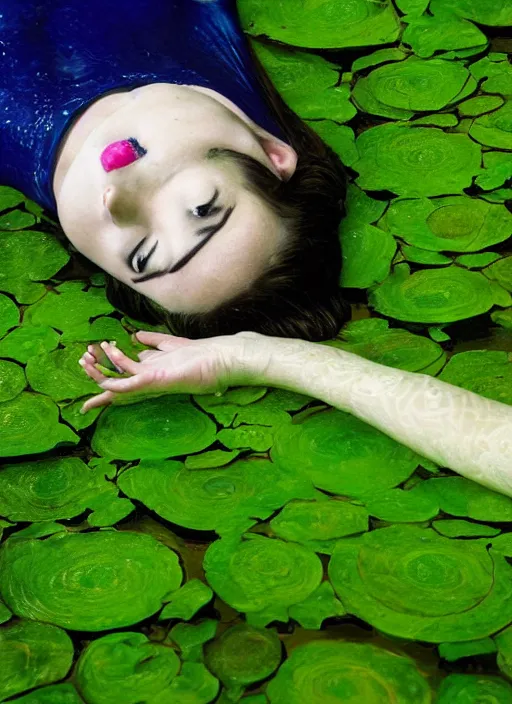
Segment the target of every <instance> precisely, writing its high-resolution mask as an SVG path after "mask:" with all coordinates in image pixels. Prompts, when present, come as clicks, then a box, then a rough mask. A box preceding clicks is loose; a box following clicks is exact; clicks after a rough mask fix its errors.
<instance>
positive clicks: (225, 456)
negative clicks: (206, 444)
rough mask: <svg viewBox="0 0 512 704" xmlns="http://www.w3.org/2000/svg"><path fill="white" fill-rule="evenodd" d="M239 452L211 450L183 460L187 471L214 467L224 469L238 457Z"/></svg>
mask: <svg viewBox="0 0 512 704" xmlns="http://www.w3.org/2000/svg"><path fill="white" fill-rule="evenodd" d="M240 452H241V450H231V452H226V451H225V450H211V451H210V452H201V453H200V454H199V455H189V456H188V457H186V458H185V467H186V468H187V469H213V468H214V467H225V466H226V465H227V464H229V463H230V462H232V461H233V460H234V459H236V458H237V457H238V455H239V454H240Z"/></svg>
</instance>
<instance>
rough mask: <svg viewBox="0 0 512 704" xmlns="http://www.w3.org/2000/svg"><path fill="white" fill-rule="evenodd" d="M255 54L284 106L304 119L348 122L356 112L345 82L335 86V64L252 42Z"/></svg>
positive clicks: (336, 70) (299, 52) (317, 57)
mask: <svg viewBox="0 0 512 704" xmlns="http://www.w3.org/2000/svg"><path fill="white" fill-rule="evenodd" d="M252 46H253V48H254V50H255V52H256V56H257V57H258V59H259V60H260V61H261V63H262V64H263V66H264V67H265V71H266V72H267V73H268V75H269V76H270V79H271V80H272V83H273V84H274V86H275V87H276V88H277V90H278V91H279V94H280V95H281V97H282V98H283V100H284V101H285V103H287V105H288V106H289V107H290V108H291V109H292V110H293V111H294V112H295V113H297V115H299V116H300V117H301V118H302V119H303V120H305V119H310V120H311V119H314V120H315V119H327V118H329V119H331V120H335V121H336V122H348V120H350V119H352V118H353V117H354V115H355V114H356V113H357V110H356V108H355V107H354V106H353V104H352V103H351V102H350V100H349V98H350V88H349V86H348V85H344V84H342V85H340V86H338V87H336V84H337V83H338V80H339V71H338V69H337V67H336V66H335V65H334V64H332V63H330V62H329V61H326V60H325V59H322V58H321V57H320V56H316V55H314V54H308V53H307V52H305V51H289V50H286V49H283V48H281V47H279V46H276V45H271V44H262V43H261V42H253V44H252Z"/></svg>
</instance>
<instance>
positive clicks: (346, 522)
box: [270, 498, 368, 554]
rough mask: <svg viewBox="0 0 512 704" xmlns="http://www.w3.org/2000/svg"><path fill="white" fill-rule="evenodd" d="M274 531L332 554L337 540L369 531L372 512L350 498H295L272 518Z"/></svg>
mask: <svg viewBox="0 0 512 704" xmlns="http://www.w3.org/2000/svg"><path fill="white" fill-rule="evenodd" d="M270 528H271V529H272V532H273V533H274V534H275V535H277V536H278V537H279V538H282V539H283V540H288V541H291V542H294V543H300V544H301V545H304V546H306V547H308V548H310V550H313V551H314V552H322V553H327V554H331V553H332V551H333V549H334V547H335V544H336V540H338V539H339V538H343V537H344V536H346V535H354V533H362V532H364V531H366V530H368V512H367V511H366V509H365V508H363V507H362V506H355V505H354V504H351V503H349V502H348V501H339V500H337V499H331V500H329V499H327V498H325V499H324V500H321V499H320V498H319V499H318V500H317V501H291V502H290V503H288V504H286V506H285V507H284V508H283V510H282V511H281V512H280V513H278V515H277V516H276V517H275V518H274V519H272V521H270Z"/></svg>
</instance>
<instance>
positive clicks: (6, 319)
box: [0, 293, 20, 335]
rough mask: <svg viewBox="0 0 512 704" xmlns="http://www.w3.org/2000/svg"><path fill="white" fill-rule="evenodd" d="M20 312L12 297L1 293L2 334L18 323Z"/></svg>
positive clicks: (0, 322)
mask: <svg viewBox="0 0 512 704" xmlns="http://www.w3.org/2000/svg"><path fill="white" fill-rule="evenodd" d="M19 321H20V312H19V310H18V308H17V307H16V305H15V304H14V303H13V302H12V301H11V299H10V298H8V297H7V296H4V295H2V294H1V293H0V335H4V334H5V333H6V332H7V331H8V330H9V329H10V328H13V327H14V326H15V325H18V323H19Z"/></svg>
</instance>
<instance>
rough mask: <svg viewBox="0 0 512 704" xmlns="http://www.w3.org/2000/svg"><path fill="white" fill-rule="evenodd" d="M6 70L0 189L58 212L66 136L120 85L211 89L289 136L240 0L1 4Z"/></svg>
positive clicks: (0, 49) (0, 62) (0, 84)
mask: <svg viewBox="0 0 512 704" xmlns="http://www.w3.org/2000/svg"><path fill="white" fill-rule="evenodd" d="M0 66H1V70H0V184H3V185H9V186H12V187H13V188H16V189H18V190H20V191H22V192H23V193H24V194H25V195H26V196H28V197H29V198H31V199H32V200H34V201H36V202H37V203H39V204H40V205H42V206H44V207H46V208H48V209H49V210H50V211H53V212H56V210H57V206H56V203H55V197H54V194H53V189H52V180H53V172H54V168H55V159H56V156H57V152H58V148H59V145H60V142H61V140H62V137H63V136H64V134H65V132H66V130H67V129H68V127H69V126H70V125H71V123H72V122H73V121H74V120H75V119H76V118H77V117H78V116H79V114H80V113H81V112H82V111H83V110H85V109H86V108H87V107H88V105H90V104H91V103H92V102H94V101H95V100H97V99H98V98H99V97H101V96H102V95H103V94H105V93H107V92H109V91H112V90H115V89H118V88H126V89H127V90H129V89H130V88H136V87H138V86H142V85H146V84H148V83H179V84H190V85H198V86H204V87H208V88H212V89H213V90H216V91H218V92H219V93H222V94H223V95H225V96H226V97H227V98H229V99H230V100H232V101H233V102H234V103H236V105H238V106H239V107H240V108H241V109H242V110H243V111H244V112H246V113H247V115H249V117H250V118H251V119H252V120H254V122H256V123H257V124H258V125H260V126H261V127H263V128H264V129H266V130H268V131H269V132H271V133H272V134H274V135H276V136H277V137H280V138H281V139H285V137H284V135H283V133H282V131H281V130H280V128H279V127H278V125H277V123H276V122H275V121H274V119H273V118H272V116H271V113H270V109H269V107H268V105H267V103H266V102H265V100H264V98H263V94H262V91H261V88H260V87H259V84H258V79H257V77H256V72H255V69H254V66H253V64H252V61H251V58H250V55H249V51H248V46H247V40H246V38H245V36H244V34H243V32H242V30H241V28H240V24H239V21H238V16H237V11H236V1H235V0H0Z"/></svg>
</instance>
